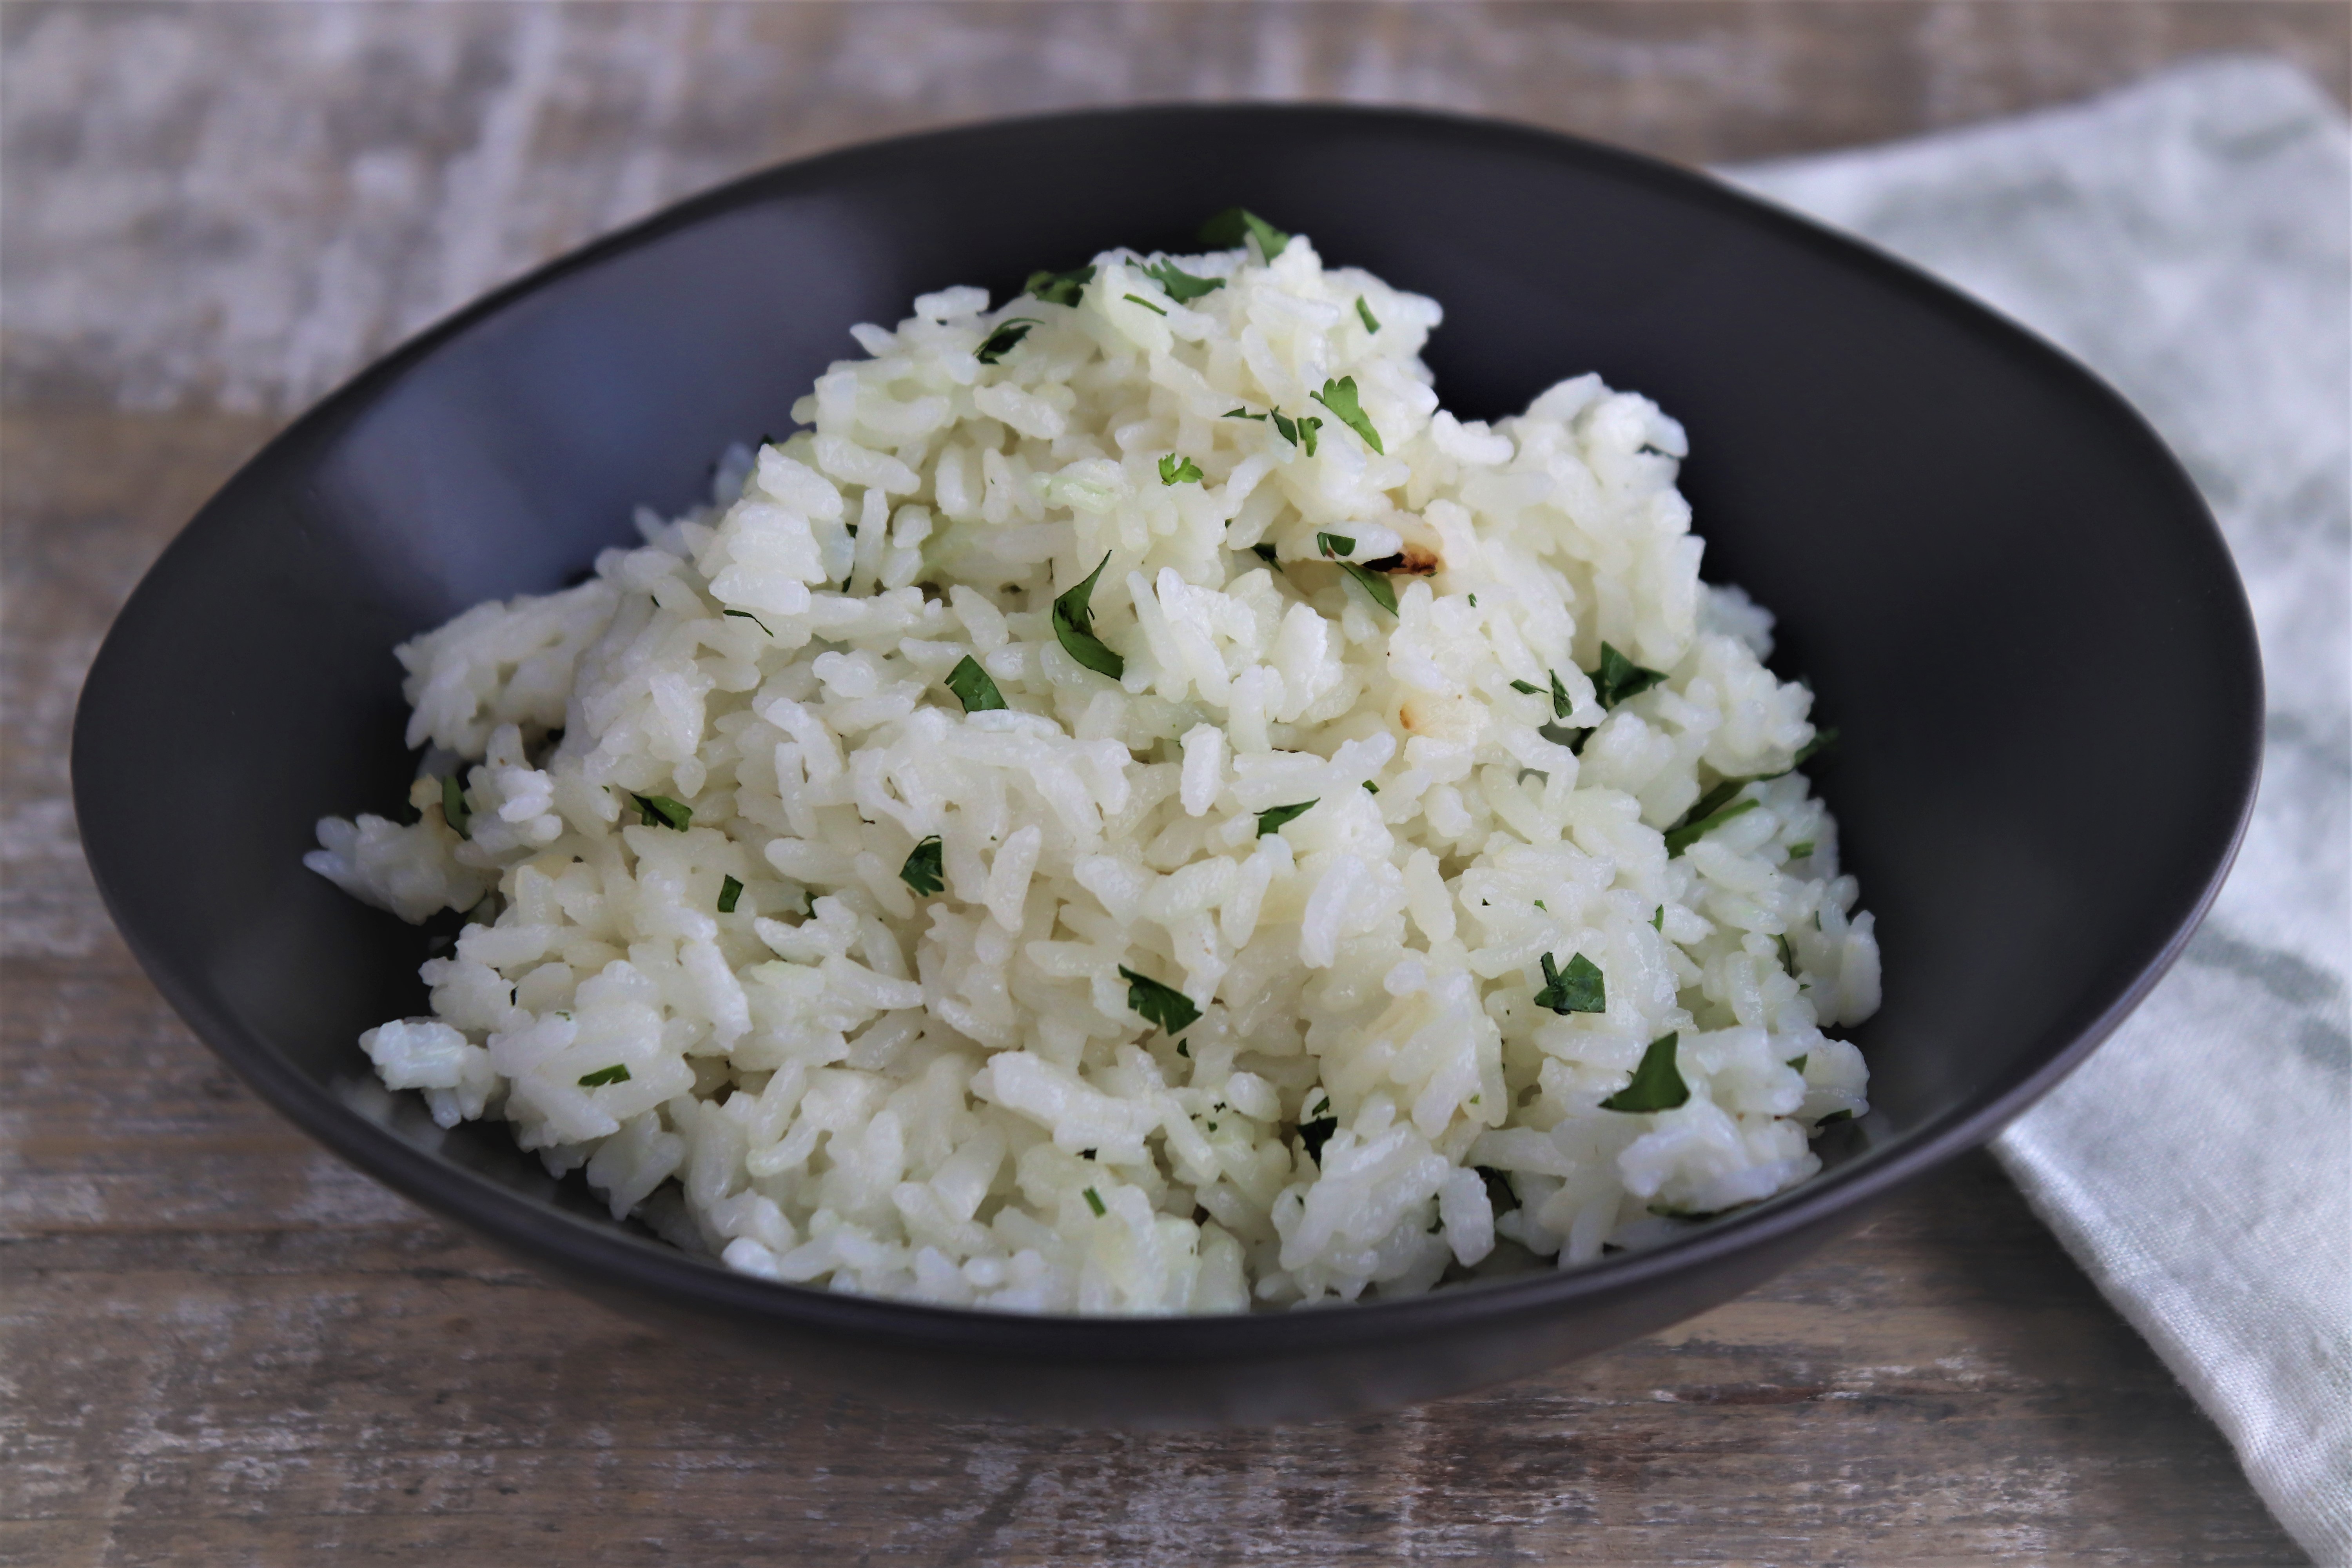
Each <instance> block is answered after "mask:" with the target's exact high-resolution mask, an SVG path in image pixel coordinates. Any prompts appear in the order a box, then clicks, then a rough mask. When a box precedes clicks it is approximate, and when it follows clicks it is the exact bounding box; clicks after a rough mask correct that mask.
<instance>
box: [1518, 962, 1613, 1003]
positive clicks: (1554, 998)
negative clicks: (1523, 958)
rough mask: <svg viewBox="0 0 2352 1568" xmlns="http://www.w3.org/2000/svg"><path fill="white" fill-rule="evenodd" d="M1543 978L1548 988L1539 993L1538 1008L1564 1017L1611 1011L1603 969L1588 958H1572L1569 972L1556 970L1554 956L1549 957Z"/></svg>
mask: <svg viewBox="0 0 2352 1568" xmlns="http://www.w3.org/2000/svg"><path fill="white" fill-rule="evenodd" d="M1543 977H1544V988H1543V989H1542V990H1540V991H1538V992H1537V993H1536V1005H1537V1006H1538V1007H1549V1008H1550V1009H1551V1010H1552V1011H1553V1012H1555V1013H1558V1014H1560V1015H1561V1016H1566V1015H1568V1014H1570V1013H1606V1012H1607V1011H1609V984H1608V981H1607V980H1606V979H1605V978H1604V977H1603V976H1602V975H1601V966H1600V965H1599V964H1597V963H1593V962H1592V960H1591V959H1589V958H1587V957H1585V956H1584V954H1582V953H1577V954H1575V955H1573V956H1572V957H1570V959H1569V961H1568V967H1567V968H1566V969H1555V968H1553V967H1552V958H1551V954H1550V953H1548V952H1547V953H1545V954H1544V955H1543Z"/></svg>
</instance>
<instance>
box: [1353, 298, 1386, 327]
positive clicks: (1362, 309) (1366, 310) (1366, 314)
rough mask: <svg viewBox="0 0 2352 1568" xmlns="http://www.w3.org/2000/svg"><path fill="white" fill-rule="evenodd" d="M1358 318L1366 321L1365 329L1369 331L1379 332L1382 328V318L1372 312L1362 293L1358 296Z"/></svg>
mask: <svg viewBox="0 0 2352 1568" xmlns="http://www.w3.org/2000/svg"><path fill="white" fill-rule="evenodd" d="M1356 319H1357V320H1358V321H1362V322H1363V323H1364V331H1368V332H1377V331H1380V330H1381V319H1380V318H1379V317H1378V316H1375V315H1373V314H1372V308H1371V307H1370V305H1367V304H1365V303H1364V297H1363V296H1362V295H1361V294H1359V295H1357V296H1356Z"/></svg>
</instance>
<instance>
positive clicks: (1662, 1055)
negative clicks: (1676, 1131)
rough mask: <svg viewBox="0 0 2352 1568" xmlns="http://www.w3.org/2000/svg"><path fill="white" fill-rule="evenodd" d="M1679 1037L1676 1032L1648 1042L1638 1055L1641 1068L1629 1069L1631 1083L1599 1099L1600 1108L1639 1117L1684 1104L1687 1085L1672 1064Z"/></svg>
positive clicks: (1688, 1090)
mask: <svg viewBox="0 0 2352 1568" xmlns="http://www.w3.org/2000/svg"><path fill="white" fill-rule="evenodd" d="M1679 1038H1681V1036H1680V1034H1679V1032H1677V1033H1675V1034H1671V1035H1661V1036H1659V1037H1657V1038H1656V1039H1654V1040H1652V1041H1651V1042H1650V1048H1649V1049H1648V1050H1645V1051H1643V1053H1642V1065H1641V1066H1640V1067H1637V1068H1634V1069H1633V1082H1631V1083H1629V1084H1627V1085H1626V1086H1625V1087H1624V1088H1623V1089H1619V1090H1618V1091H1617V1092H1616V1093H1615V1094H1612V1095H1611V1096H1610V1097H1609V1098H1608V1099H1606V1100H1602V1101H1601V1110H1623V1111H1630V1112H1632V1113H1633V1114H1635V1115H1642V1114H1644V1113H1646V1112H1649V1111H1653V1110H1673V1109H1674V1108H1675V1107H1676V1106H1677V1105H1681V1104H1683V1103H1685V1101H1687V1100H1689V1099H1690V1085H1688V1084H1686V1083H1685V1082H1684V1081H1683V1075H1682V1069H1681V1068H1678V1067H1676V1066H1675V1041H1676V1040H1677V1039H1679Z"/></svg>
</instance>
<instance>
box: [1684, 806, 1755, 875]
mask: <svg viewBox="0 0 2352 1568" xmlns="http://www.w3.org/2000/svg"><path fill="white" fill-rule="evenodd" d="M1763 804H1764V803H1763V802H1762V801H1760V800H1758V799H1757V798H1756V797H1755V796H1754V795H1748V796H1747V797H1746V798H1745V799H1741V800H1735V801H1733V802H1732V803H1731V804H1730V805H1727V806H1724V807H1723V808H1722V809H1720V810H1718V811H1714V812H1710V813H1708V814H1707V815H1706V816H1702V817H1700V818H1699V819H1698V820H1697V821H1696V822H1690V823H1685V825H1683V826H1680V827H1673V828H1668V829H1667V830H1666V858H1667V859H1669V860H1671V859H1673V858H1675V856H1677V855H1680V854H1681V853H1682V852H1683V851H1684V850H1685V849H1687V848H1689V847H1691V846H1692V845H1694V844H1696V843H1697V842H1698V841H1699V840H1700V839H1702V838H1704V837H1706V836H1707V835H1708V834H1710V833H1712V832H1714V831H1715V830H1716V829H1717V828H1718V827H1721V826H1723V825H1724V824H1725V823H1727V822H1729V821H1730V820H1731V819H1732V818H1733V817H1735V816H1747V815H1748V813H1749V812H1751V811H1753V810H1755V809H1756V808H1757V807H1758V806H1759V805H1763Z"/></svg>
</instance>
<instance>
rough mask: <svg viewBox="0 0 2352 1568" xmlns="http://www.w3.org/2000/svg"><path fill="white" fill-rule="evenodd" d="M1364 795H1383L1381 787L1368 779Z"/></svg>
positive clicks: (1365, 783)
mask: <svg viewBox="0 0 2352 1568" xmlns="http://www.w3.org/2000/svg"><path fill="white" fill-rule="evenodd" d="M1364 793H1365V794H1366V795H1378V794H1380V793H1381V786H1380V785H1378V784H1374V783H1373V782H1372V781H1371V780H1370V779H1366V780H1365V781H1364Z"/></svg>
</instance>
